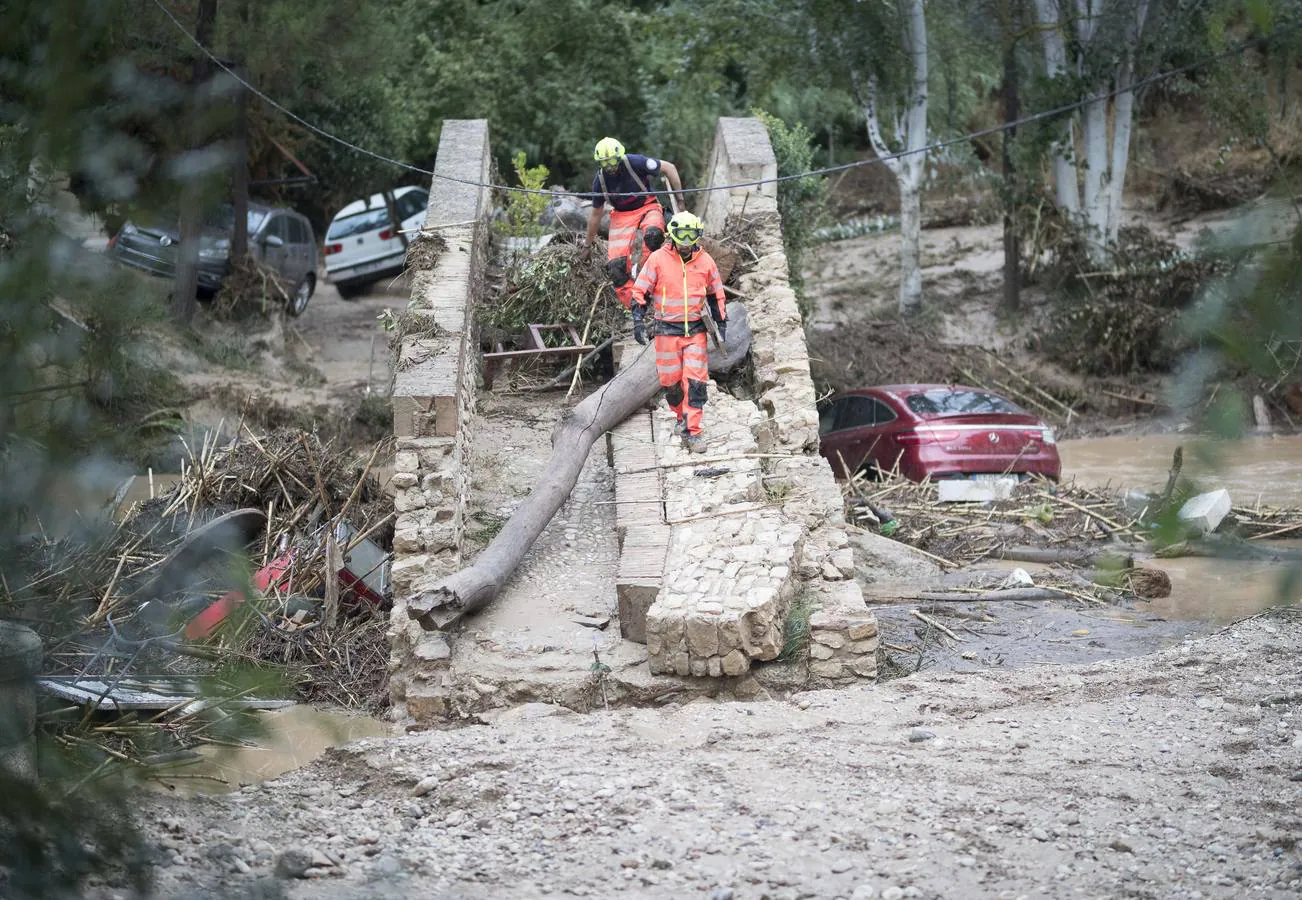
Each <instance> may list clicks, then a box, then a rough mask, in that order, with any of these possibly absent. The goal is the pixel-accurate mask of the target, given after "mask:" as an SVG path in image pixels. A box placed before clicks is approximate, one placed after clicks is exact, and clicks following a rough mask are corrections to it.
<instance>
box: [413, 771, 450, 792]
mask: <svg viewBox="0 0 1302 900" xmlns="http://www.w3.org/2000/svg"><path fill="white" fill-rule="evenodd" d="M442 782H443V777H442V775H441V774H436V775H426V776H425V777H424V778H422V779H421V780H420V781H418V782H416V786H415V787H414V788H412V789H411V795H412V796H413V797H424V796H425V795H426V794H428V793H429V792H430V791H432V790H434V788H436V787H438V786H439V785H440V784H441V783H442Z"/></svg>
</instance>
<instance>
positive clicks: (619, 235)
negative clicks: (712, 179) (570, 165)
mask: <svg viewBox="0 0 1302 900" xmlns="http://www.w3.org/2000/svg"><path fill="white" fill-rule="evenodd" d="M592 158H593V159H594V160H596V162H597V165H598V166H599V168H598V170H597V175H596V177H595V178H593V179H592V212H591V213H590V214H589V216H588V234H587V239H586V241H585V243H584V245H583V252H584V257H585V258H586V256H587V254H588V253H590V252H591V248H592V245H593V244H594V243H595V242H596V240H597V230H598V229H599V228H600V227H601V216H602V210H603V209H604V208H605V206H606V204H607V203H609V204H610V234H609V238H608V240H607V243H606V271H607V272H609V273H610V280H611V281H612V282H613V283H614V285H615V296H616V297H618V298H619V302H620V303H622V304H624V308H625V309H628V308H629V304H630V303H631V302H632V297H633V280H634V279H635V278H637V274H638V267H639V265H640V264H641V263H643V262H645V260H646V257H647V255H648V254H650V253H651V252H653V251H655V250H658V249H659V248H660V246H661V245H662V244H663V243H664V242H665V214H664V211H663V210H662V209H661V208H660V201H659V200H657V199H656V197H655V194H653V193H652V192H651V188H650V184H651V181H652V180H653V179H655V178H658V177H662V178H664V179H665V180H666V181H668V182H669V187H670V188H672V189H673V191H674V193H673V194H671V202H672V203H673V205H674V209H675V210H676V209H678V204H679V192H681V191H682V189H683V183H682V181H681V180H679V177H678V168H677V167H676V166H675V165H674V164H673V163H671V162H666V161H665V160H663V159H656V158H655V157H651V156H643V155H642V154H640V153H625V152H624V145H623V144H621V143H620V142H619V141H617V140H615V139H614V138H610V137H608V138H602V139H601V140H600V141H598V142H597V147H596V150H595V151H594V152H593V154H592ZM644 248H645V249H644Z"/></svg>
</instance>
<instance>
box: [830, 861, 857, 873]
mask: <svg viewBox="0 0 1302 900" xmlns="http://www.w3.org/2000/svg"><path fill="white" fill-rule="evenodd" d="M853 868H854V863H852V862H850V861H849V860H844V859H843V860H840V861H839V862H834V863H832V873H833V874H835V875H841V874H844V873H845V872H849V871H850V870H851V869H853Z"/></svg>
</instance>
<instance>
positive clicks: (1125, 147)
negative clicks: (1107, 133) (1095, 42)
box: [1107, 0, 1150, 245]
mask: <svg viewBox="0 0 1302 900" xmlns="http://www.w3.org/2000/svg"><path fill="white" fill-rule="evenodd" d="M1149 2H1150V0H1139V3H1138V6H1137V8H1136V9H1135V18H1134V19H1133V20H1131V22H1130V25H1129V26H1127V28H1126V49H1125V57H1124V58H1123V60H1122V63H1121V69H1120V71H1119V72H1118V73H1117V86H1116V89H1117V91H1118V92H1119V93H1118V94H1117V98H1116V100H1115V105H1114V110H1113V122H1112V179H1111V183H1110V185H1109V187H1110V189H1111V196H1110V197H1109V203H1108V231H1107V240H1108V244H1109V245H1112V244H1115V243H1116V242H1117V234H1118V232H1119V231H1120V230H1121V200H1122V195H1123V194H1124V192H1125V188H1126V167H1127V166H1128V165H1129V164H1130V134H1131V131H1132V128H1133V124H1134V113H1135V92H1134V90H1133V88H1132V86H1133V85H1134V83H1135V47H1136V46H1138V44H1139V39H1140V36H1141V35H1142V34H1143V32H1144V23H1145V21H1146V20H1147V19H1148V7H1149Z"/></svg>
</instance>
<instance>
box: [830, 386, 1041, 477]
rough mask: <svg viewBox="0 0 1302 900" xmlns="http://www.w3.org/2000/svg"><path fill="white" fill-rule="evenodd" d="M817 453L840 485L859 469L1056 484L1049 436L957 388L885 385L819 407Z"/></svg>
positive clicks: (982, 395) (1016, 411)
mask: <svg viewBox="0 0 1302 900" xmlns="http://www.w3.org/2000/svg"><path fill="white" fill-rule="evenodd" d="M818 432H819V452H820V453H822V455H823V456H825V457H826V458H827V461H828V462H830V463H831V464H832V471H833V472H835V473H836V477H837V478H846V477H849V476H851V475H853V474H854V473H856V472H858V471H859V470H861V469H868V470H870V471H873V470H876V471H880V472H890V471H893V470H894V469H895V467H896V465H897V464H898V466H899V471H900V474H902V475H903V476H904V477H906V478H908V479H910V480H912V481H922V480H923V479H925V478H927V477H928V476H930V477H931V478H932V479H938V478H964V477H967V476H971V475H1003V474H1016V475H1042V476H1044V477H1046V478H1051V479H1053V480H1054V481H1057V480H1058V476H1059V475H1060V474H1061V471H1062V463H1061V462H1060V461H1059V459H1058V448H1057V446H1055V444H1054V436H1053V429H1052V428H1050V427H1049V426H1048V425H1046V424H1044V422H1042V421H1040V419H1039V418H1037V417H1036V416H1033V415H1031V414H1030V413H1028V412H1026V410H1024V409H1021V408H1019V407H1018V406H1016V405H1014V404H1013V403H1011V402H1009V401H1008V400H1007V399H1005V398H1003V397H1001V396H999V395H998V394H993V393H991V392H990V391H987V390H984V389H981V388H973V387H965V386H963V385H957V384H949V385H946V384H890V385H883V386H881V387H872V388H865V389H862V390H856V391H849V392H847V393H845V394H841V395H839V396H837V397H834V398H832V400H831V401H830V402H828V403H826V404H825V405H823V406H820V407H819V427H818Z"/></svg>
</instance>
